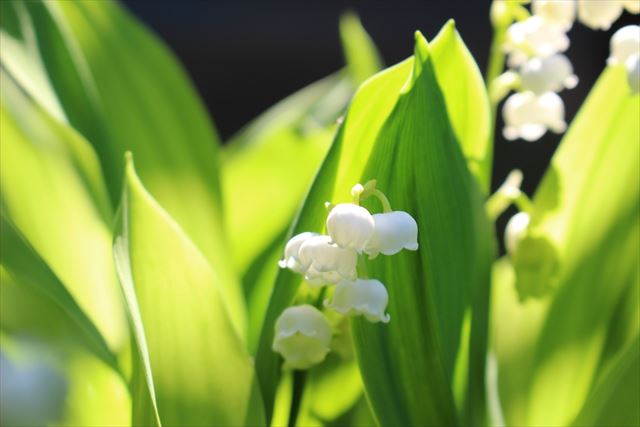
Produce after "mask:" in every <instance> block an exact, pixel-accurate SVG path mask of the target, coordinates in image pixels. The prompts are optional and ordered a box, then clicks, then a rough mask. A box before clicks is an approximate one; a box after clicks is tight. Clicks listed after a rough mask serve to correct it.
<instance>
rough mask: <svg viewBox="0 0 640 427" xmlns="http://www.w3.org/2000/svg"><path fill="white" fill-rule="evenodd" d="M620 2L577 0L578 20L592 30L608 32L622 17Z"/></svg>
mask: <svg viewBox="0 0 640 427" xmlns="http://www.w3.org/2000/svg"><path fill="white" fill-rule="evenodd" d="M622 7H623V5H622V2H621V1H620V0H578V19H579V20H580V22H582V23H583V24H584V25H586V26H587V27H589V28H591V29H594V30H608V29H609V28H610V27H611V24H613V22H614V21H615V20H616V19H618V18H619V17H620V15H622Z"/></svg>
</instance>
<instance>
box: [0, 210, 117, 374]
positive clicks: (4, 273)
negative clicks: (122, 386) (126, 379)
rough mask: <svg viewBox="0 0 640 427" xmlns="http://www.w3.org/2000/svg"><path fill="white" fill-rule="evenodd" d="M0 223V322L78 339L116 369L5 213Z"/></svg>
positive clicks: (87, 322)
mask: <svg viewBox="0 0 640 427" xmlns="http://www.w3.org/2000/svg"><path fill="white" fill-rule="evenodd" d="M0 225H1V226H2V227H1V230H2V232H1V233H0V268H1V270H0V277H1V278H2V280H1V281H2V283H1V284H0V292H1V295H2V302H1V303H0V304H1V305H0V306H1V307H2V316H0V326H2V328H3V329H4V330H12V331H15V333H28V334H29V335H32V334H33V335H40V337H41V338H52V339H54V340H56V341H74V342H79V343H81V344H82V345H84V346H86V348H88V349H89V350H90V351H92V352H93V353H94V354H96V355H97V356H98V357H100V358H101V359H102V360H103V361H104V362H105V363H107V364H108V365H109V366H111V367H112V368H113V369H117V363H116V360H115V357H114V355H113V353H112V352H111V350H110V349H109V347H108V345H107V343H106V342H105V340H104V338H103V337H102V335H100V332H99V331H98V330H97V329H96V327H95V326H94V324H93V322H92V321H91V319H89V317H88V316H87V315H86V314H85V312H84V311H83V310H82V308H81V307H80V306H79V305H78V303H77V302H76V301H75V299H74V298H73V296H72V295H71V294H70V293H69V291H68V290H67V288H66V287H65V286H64V284H63V283H62V282H61V281H60V280H59V279H58V278H57V277H56V275H55V273H53V272H52V271H51V269H50V268H49V267H48V266H47V264H46V263H45V262H44V261H43V260H42V259H41V258H40V257H39V256H38V254H37V253H35V251H34V250H33V249H32V248H31V247H30V246H29V244H28V243H27V242H26V241H25V240H24V237H23V236H21V235H20V234H19V232H18V231H17V230H16V229H15V227H14V226H13V224H11V223H10V222H9V221H7V219H6V218H5V217H4V215H2V216H1V218H0Z"/></svg>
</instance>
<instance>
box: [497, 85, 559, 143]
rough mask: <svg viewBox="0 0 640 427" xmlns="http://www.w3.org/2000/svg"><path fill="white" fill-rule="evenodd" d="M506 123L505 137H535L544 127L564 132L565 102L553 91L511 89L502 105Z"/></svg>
mask: <svg viewBox="0 0 640 427" xmlns="http://www.w3.org/2000/svg"><path fill="white" fill-rule="evenodd" d="M502 115H503V118H504V123H505V127H504V130H503V134H504V137H505V138H507V139H509V140H514V139H517V138H522V139H524V140H525V141H536V140H538V139H540V137H542V135H544V133H545V132H546V131H547V129H550V130H552V131H553V132H555V133H561V132H564V130H565V129H566V127H567V124H566V123H565V121H564V103H563V102H562V99H561V98H560V97H559V96H558V95H557V94H555V93H553V92H547V93H544V94H542V95H540V96H536V95H535V94H534V93H533V92H521V93H514V94H513V95H511V96H510V97H509V98H507V100H506V102H505V103H504V106H503V108H502Z"/></svg>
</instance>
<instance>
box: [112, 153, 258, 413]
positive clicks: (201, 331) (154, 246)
mask: <svg viewBox="0 0 640 427" xmlns="http://www.w3.org/2000/svg"><path fill="white" fill-rule="evenodd" d="M125 180H126V181H125V186H124V192H123V196H122V205H121V211H120V215H119V217H118V226H117V232H116V236H115V240H114V256H115V259H116V266H117V268H118V274H119V277H120V283H121V286H122V289H123V292H124V294H125V299H126V302H127V308H128V313H129V316H130V319H131V323H132V326H133V328H134V330H135V333H134V337H135V341H136V346H137V348H136V349H134V350H136V351H137V354H136V355H134V356H135V357H134V360H135V361H136V362H137V364H136V365H135V366H134V371H138V372H139V371H141V370H144V371H145V372H144V375H139V377H138V378H145V379H146V382H147V383H146V388H145V387H144V384H143V386H141V387H140V389H138V390H134V391H133V393H134V400H133V405H134V413H135V412H136V405H138V404H139V403H138V402H137V400H140V403H141V404H142V405H149V402H153V393H154V392H155V401H156V403H157V409H158V414H159V418H160V420H161V422H162V423H163V424H166V425H262V424H264V416H263V411H262V402H261V398H260V395H259V392H258V388H257V386H256V382H255V378H254V370H253V366H252V362H251V359H250V357H249V355H248V353H247V352H246V349H245V347H244V344H243V342H242V340H241V339H240V338H239V336H238V333H237V331H236V330H235V328H234V325H233V323H232V322H231V320H230V317H229V314H228V310H227V308H226V306H225V302H224V299H223V297H222V289H221V287H222V286H223V284H222V283H221V280H220V278H219V275H218V274H217V271H215V270H213V269H212V268H211V266H210V264H209V263H208V262H207V260H206V258H205V257H204V256H203V255H202V254H201V253H200V251H199V250H198V248H197V247H196V246H195V245H194V244H193V243H192V242H191V240H189V238H188V237H187V235H186V234H185V233H184V232H183V231H182V229H181V228H180V226H179V225H178V223H177V222H175V221H174V220H173V219H172V218H171V217H170V216H169V215H168V213H167V212H166V211H164V210H163V209H162V208H161V207H160V205H159V204H158V203H157V202H156V201H155V200H154V199H153V198H152V196H151V195H150V194H149V193H148V192H147V191H146V190H145V188H144V187H143V185H142V183H141V182H140V180H139V179H138V177H137V175H136V173H135V171H134V168H133V163H132V161H131V160H129V162H128V165H127V168H126V177H125ZM134 375H135V372H134ZM139 392H140V393H139ZM145 394H146V396H145ZM136 424H142V425H144V422H143V421H141V420H138V422H136Z"/></svg>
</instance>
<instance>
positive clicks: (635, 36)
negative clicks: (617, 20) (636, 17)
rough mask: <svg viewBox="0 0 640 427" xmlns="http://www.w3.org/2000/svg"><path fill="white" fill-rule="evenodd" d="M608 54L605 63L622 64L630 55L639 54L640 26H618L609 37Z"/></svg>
mask: <svg viewBox="0 0 640 427" xmlns="http://www.w3.org/2000/svg"><path fill="white" fill-rule="evenodd" d="M609 45H610V50H611V52H610V54H609V59H607V63H608V64H611V65H615V64H624V63H626V61H627V59H628V58H629V57H631V56H632V55H639V54H640V26H638V25H627V26H626V27H622V28H620V29H619V30H618V31H616V32H615V34H614V35H613V36H612V37H611V41H610V43H609Z"/></svg>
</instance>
